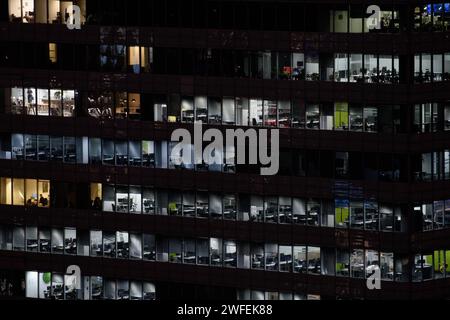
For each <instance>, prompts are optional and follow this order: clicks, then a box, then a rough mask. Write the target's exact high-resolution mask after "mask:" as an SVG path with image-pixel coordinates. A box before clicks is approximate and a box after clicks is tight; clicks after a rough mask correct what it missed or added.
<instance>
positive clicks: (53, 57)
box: [48, 43, 58, 63]
mask: <svg viewBox="0 0 450 320" xmlns="http://www.w3.org/2000/svg"><path fill="white" fill-rule="evenodd" d="M48 56H49V59H50V62H51V63H57V62H58V52H57V47H56V43H49V44H48Z"/></svg>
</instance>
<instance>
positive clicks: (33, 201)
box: [27, 198, 38, 207]
mask: <svg viewBox="0 0 450 320" xmlns="http://www.w3.org/2000/svg"><path fill="white" fill-rule="evenodd" d="M37 205H38V202H37V199H35V198H30V199H28V200H27V207H37Z"/></svg>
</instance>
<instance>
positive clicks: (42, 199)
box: [39, 194, 48, 207]
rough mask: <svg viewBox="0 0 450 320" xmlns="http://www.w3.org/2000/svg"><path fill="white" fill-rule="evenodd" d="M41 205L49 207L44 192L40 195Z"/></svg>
mask: <svg viewBox="0 0 450 320" xmlns="http://www.w3.org/2000/svg"><path fill="white" fill-rule="evenodd" d="M39 205H40V206H41V207H47V206H48V199H47V198H44V196H43V195H42V194H41V195H40V196H39Z"/></svg>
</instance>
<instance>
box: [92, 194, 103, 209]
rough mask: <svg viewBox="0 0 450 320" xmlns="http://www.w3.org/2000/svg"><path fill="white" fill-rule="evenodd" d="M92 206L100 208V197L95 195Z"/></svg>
mask: <svg viewBox="0 0 450 320" xmlns="http://www.w3.org/2000/svg"><path fill="white" fill-rule="evenodd" d="M92 208H93V209H95V210H102V200H101V199H100V197H96V198H95V200H94V201H93V203H92Z"/></svg>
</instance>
